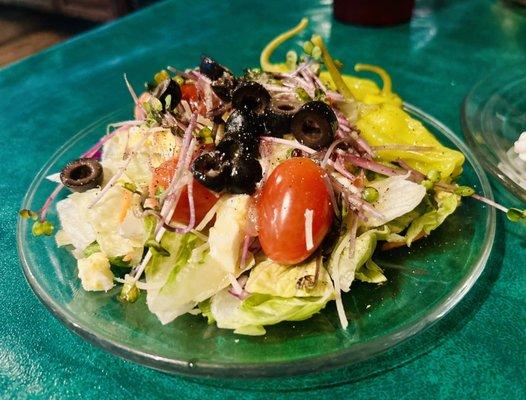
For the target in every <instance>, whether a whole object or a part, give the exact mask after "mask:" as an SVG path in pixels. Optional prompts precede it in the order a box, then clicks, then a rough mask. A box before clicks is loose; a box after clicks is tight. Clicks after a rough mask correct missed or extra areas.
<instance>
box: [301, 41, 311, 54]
mask: <svg viewBox="0 0 526 400" xmlns="http://www.w3.org/2000/svg"><path fill="white" fill-rule="evenodd" d="M312 49H314V44H312V42H311V41H310V40H308V41H306V42H305V43H303V52H304V53H305V54H308V55H309V56H310V55H311V54H312Z"/></svg>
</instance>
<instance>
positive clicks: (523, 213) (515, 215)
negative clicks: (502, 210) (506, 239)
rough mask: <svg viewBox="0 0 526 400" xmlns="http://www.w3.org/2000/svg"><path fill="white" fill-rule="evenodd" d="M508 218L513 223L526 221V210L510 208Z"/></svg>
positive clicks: (507, 213)
mask: <svg viewBox="0 0 526 400" xmlns="http://www.w3.org/2000/svg"><path fill="white" fill-rule="evenodd" d="M506 217H508V219H509V220H510V221H512V222H519V221H524V220H526V210H519V209H518V208H510V209H508V211H507V212H506Z"/></svg>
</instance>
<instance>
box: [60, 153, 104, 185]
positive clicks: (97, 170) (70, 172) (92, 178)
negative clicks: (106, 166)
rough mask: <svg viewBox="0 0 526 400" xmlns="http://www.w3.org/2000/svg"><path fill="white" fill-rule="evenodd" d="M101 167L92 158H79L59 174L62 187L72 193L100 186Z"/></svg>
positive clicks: (102, 174) (101, 177)
mask: <svg viewBox="0 0 526 400" xmlns="http://www.w3.org/2000/svg"><path fill="white" fill-rule="evenodd" d="M103 177H104V173H103V169H102V165H101V164H100V163H99V162H98V161H97V160H95V159H93V158H79V159H78V160H75V161H71V162H70V163H68V164H67V165H66V166H65V167H64V169H63V170H62V171H61V172H60V180H61V181H62V183H63V184H64V186H66V187H68V188H70V189H71V190H73V191H74V192H85V191H86V190H89V189H93V188H95V187H97V186H100V185H101V184H102V179H103Z"/></svg>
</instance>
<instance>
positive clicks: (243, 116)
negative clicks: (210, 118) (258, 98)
mask: <svg viewBox="0 0 526 400" xmlns="http://www.w3.org/2000/svg"><path fill="white" fill-rule="evenodd" d="M263 133H265V125H264V124H263V121H262V119H261V118H260V117H259V116H258V115H255V114H253V113H251V112H248V111H240V110H234V111H232V113H231V114H230V115H229V116H228V119H227V120H226V122H225V134H227V135H229V136H232V137H243V136H246V135H250V136H253V137H255V138H257V137H259V136H261V135H262V134H263Z"/></svg>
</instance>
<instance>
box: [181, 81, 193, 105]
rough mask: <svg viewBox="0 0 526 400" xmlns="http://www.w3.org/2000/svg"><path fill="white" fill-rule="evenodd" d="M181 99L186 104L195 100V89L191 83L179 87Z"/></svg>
mask: <svg viewBox="0 0 526 400" xmlns="http://www.w3.org/2000/svg"><path fill="white" fill-rule="evenodd" d="M181 95H182V99H183V100H186V101H188V102H191V101H196V100H197V89H196V87H195V85H194V84H193V83H184V84H182V85H181Z"/></svg>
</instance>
